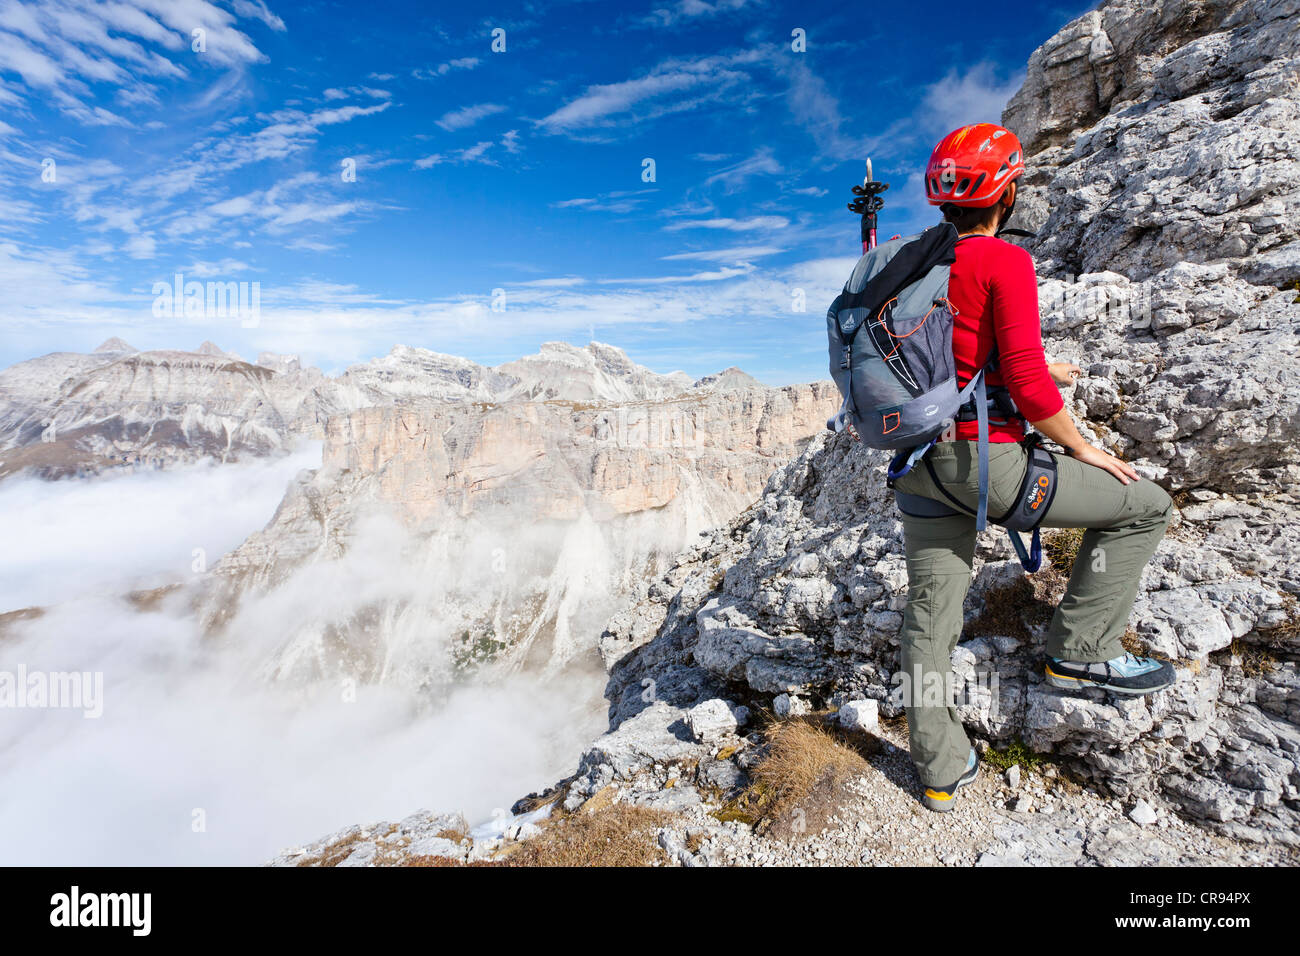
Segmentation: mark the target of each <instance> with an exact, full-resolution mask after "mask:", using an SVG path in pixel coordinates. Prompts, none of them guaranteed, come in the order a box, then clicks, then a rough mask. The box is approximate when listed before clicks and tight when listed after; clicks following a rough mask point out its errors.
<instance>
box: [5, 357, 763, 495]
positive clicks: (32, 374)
mask: <svg viewBox="0 0 1300 956" xmlns="http://www.w3.org/2000/svg"><path fill="white" fill-rule="evenodd" d="M741 387H760V388H761V387H762V386H761V383H759V382H757V381H756V380H754V379H752V378H750V377H749V376H747V375H745V374H744V373H743V372H740V371H739V370H737V369H729V370H727V371H726V372H723V373H720V374H719V375H714V376H709V377H707V378H705V379H701V380H700V381H699V382H698V383H696V382H694V381H693V380H692V379H691V378H690V376H688V375H686V374H685V373H682V372H675V373H673V374H671V375H659V374H657V373H655V372H652V371H650V370H649V369H647V368H644V367H642V366H640V365H637V364H636V363H635V362H633V361H631V360H630V359H629V358H628V357H627V355H626V353H624V352H623V351H622V350H620V349H617V348H614V347H613V346H610V345H603V344H601V343H599V342H593V343H591V344H589V345H587V346H586V347H584V348H578V347H576V346H573V345H569V344H567V343H564V342H547V343H545V344H543V346H542V348H541V351H540V352H539V353H538V354H537V355H532V356H527V357H525V358H522V359H519V360H517V361H514V362H509V363H507V364H505V365H502V366H499V367H497V368H488V367H486V366H482V365H479V364H477V363H475V362H471V361H470V360H468V359H464V358H459V357H457V356H454V355H443V354H441V353H438V352H431V351H429V350H427V349H420V348H412V347H410V346H405V345H398V346H395V347H394V348H393V350H392V351H391V352H390V353H389V354H388V355H386V356H383V357H381V358H377V359H373V360H371V361H369V362H365V363H362V364H359V365H354V366H352V367H351V368H349V369H347V370H346V371H345V372H343V374H341V375H339V376H337V377H333V378H331V377H329V376H326V375H324V374H323V373H321V371H320V370H319V369H315V368H311V367H305V366H303V365H302V364H301V363H300V362H299V360H298V359H297V357H295V356H287V355H275V354H272V353H267V352H264V353H262V354H261V355H259V356H258V358H257V361H256V362H247V361H244V360H243V359H242V358H240V357H239V356H237V355H234V354H233V353H227V352H223V351H222V350H221V349H220V348H218V347H217V346H216V345H213V344H212V343H211V342H204V343H203V344H202V345H201V346H199V347H198V348H197V349H195V350H194V351H193V352H187V351H182V350H158V351H149V352H140V351H138V350H137V349H134V348H132V347H131V346H130V345H128V344H127V343H126V342H124V341H122V340H121V339H119V338H112V339H109V340H108V341H107V342H105V343H104V344H103V345H101V346H100V347H99V348H98V349H96V350H95V351H94V352H93V353H91V354H89V355H82V354H79V353H73V352H55V353H52V354H50V355H45V356H42V357H40V358H36V359H31V360H29V361H26V362H20V363H18V364H17V365H14V366H12V367H10V368H8V369H5V370H4V371H2V372H0V477H4V476H5V475H9V474H14V473H17V472H20V471H26V472H29V473H32V474H36V475H38V476H40V477H44V478H60V477H64V476H68V475H75V474H85V473H91V472H96V471H100V470H103V469H105V468H112V467H120V466H123V465H136V466H138V465H145V466H149V467H165V466H168V465H171V464H175V463H178V462H190V461H195V460H199V459H204V458H208V459H215V460H217V461H231V460H236V459H238V458H240V457H241V456H246V455H268V454H275V453H278V452H281V451H283V450H284V449H285V448H286V447H288V446H289V445H292V444H293V442H294V441H295V440H297V439H298V438H301V437H312V438H319V437H321V434H322V432H323V429H324V427H325V423H326V421H327V420H328V419H329V418H330V417H331V416H333V415H338V414H342V413H346V412H350V411H353V410H355V409H360V408H372V407H389V406H399V405H400V406H404V405H410V404H413V403H414V404H419V403H428V402H488V403H505V402H523V401H545V400H566V401H577V402H643V401H657V400H661V399H665V398H669V397H671V396H675V395H681V394H685V393H688V392H692V391H696V392H700V393H703V392H708V391H720V390H725V389H732V388H741Z"/></svg>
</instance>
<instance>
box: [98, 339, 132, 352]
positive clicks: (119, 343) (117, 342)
mask: <svg viewBox="0 0 1300 956" xmlns="http://www.w3.org/2000/svg"><path fill="white" fill-rule="evenodd" d="M95 351H96V352H138V351H140V350H139V349H137V348H135V347H134V346H132V345H128V344H127V343H126V342H125V341H124V340H122V339H119V338H118V337H117V336H116V335H115V336H113V337H112V338H111V339H105V340H104V342H103V344H102V345H100V346H99V348H97V349H95Z"/></svg>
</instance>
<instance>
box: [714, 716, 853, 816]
mask: <svg viewBox="0 0 1300 956" xmlns="http://www.w3.org/2000/svg"><path fill="white" fill-rule="evenodd" d="M763 734H764V738H765V740H764V744H763V747H764V749H765V751H766V752H765V753H764V755H763V757H762V759H761V760H760V761H759V762H758V764H757V765H756V766H755V767H754V768H753V769H752V770H750V772H749V775H750V783H749V785H748V786H747V787H746V788H745V789H744V790H743V791H742V792H741V793H740V795H739V796H737V797H736V798H735V799H733V800H731V801H729V802H728V803H726V804H724V805H723V807H722V808H721V809H720V810H717V811H715V812H714V813H713V816H714V818H716V819H718V820H721V821H723V822H724V823H725V822H729V821H732V820H739V821H740V822H743V823H746V824H749V825H750V826H753V827H754V828H755V829H756V830H757V831H758V832H760V833H771V834H772V835H774V836H778V837H782V838H786V839H789V838H792V837H795V836H797V835H800V834H804V833H815V832H817V831H818V830H820V829H821V828H822V826H823V825H824V824H825V822H826V820H828V819H829V817H830V816H832V815H833V814H834V813H835V812H836V811H837V810H838V809H839V807H840V806H841V805H843V803H844V802H846V801H845V797H844V795H843V789H844V787H845V785H846V784H848V782H849V781H851V780H853V779H854V778H856V777H858V776H861V775H862V774H863V773H865V772H866V770H867V769H868V765H867V762H866V760H865V759H864V757H863V753H864V751H865V752H869V751H870V750H871V749H872V747H873V746H874V745H875V743H876V741H875V738H868V739H864V737H863V735H860V734H849V733H846V732H844V731H840V730H839V729H838V728H830V727H827V726H826V725H825V724H824V723H823V721H822V718H820V717H818V716H815V715H814V716H808V717H798V718H793V719H790V720H785V721H779V722H774V723H771V724H769V725H768V726H767V728H766V729H765V730H764V731H763Z"/></svg>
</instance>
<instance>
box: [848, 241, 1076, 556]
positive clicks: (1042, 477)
mask: <svg viewBox="0 0 1300 956" xmlns="http://www.w3.org/2000/svg"><path fill="white" fill-rule="evenodd" d="M956 245H957V230H956V228H955V227H954V226H953V225H952V224H951V223H941V224H940V225H937V226H932V227H930V228H929V229H926V230H925V231H924V232H921V233H919V234H918V235H915V236H907V237H904V238H899V239H891V240H890V241H888V242H885V243H881V244H880V245H878V246H876V247H875V248H874V249H872V250H871V251H870V252H868V253H866V254H865V255H863V256H862V258H861V259H859V260H858V264H857V266H856V267H854V269H853V274H852V275H851V276H850V277H849V281H848V282H846V283H845V285H844V290H843V291H842V292H841V293H840V294H839V295H838V296H837V297H836V298H835V301H834V302H833V303H831V307H830V310H829V311H828V312H827V313H826V335H827V341H828V345H829V350H830V371H831V377H832V378H833V379H834V380H835V384H836V386H838V388H839V390H840V394H841V395H843V396H844V401H843V404H842V405H841V406H840V411H839V413H838V414H837V415H836V416H835V417H834V418H832V419H831V420H830V421H829V422H828V423H827V425H828V427H830V428H831V429H832V430H834V431H841V430H843V429H844V428H846V427H848V426H849V425H852V426H853V428H854V430H855V431H856V432H857V433H858V435H859V436H860V437H861V439H862V441H863V442H865V443H866V444H867V445H869V446H870V447H872V448H880V449H886V450H889V451H895V452H898V454H897V455H896V456H895V457H894V460H893V461H892V462H891V463H890V467H889V472H888V476H889V481H890V484H891V486H892V484H893V481H894V479H896V478H899V477H901V476H903V475H905V474H907V472H908V471H910V470H911V468H912V467H913V466H914V465H916V464H917V463H918V462H920V461H921V460H922V459H923V458H924V457H925V454H926V452H928V451H929V450H930V448H931V447H932V446H933V445H934V442H935V441H936V440H937V439H938V438H939V437H940V436H941V435H942V434H943V433H944V431H945V429H950V428H952V427H953V426H954V423H955V422H956V421H958V419H959V417H961V416H962V413H963V411H965V412H966V413H967V414H968V417H969V418H973V419H974V420H976V421H977V422H978V423H979V443H978V446H979V489H980V493H979V503H978V507H977V509H976V511H975V512H974V516H975V522H976V528H977V530H980V531H982V530H983V529H984V527H985V525H986V523H987V520H988V460H989V453H988V444H989V442H988V436H989V411H990V405H992V406H993V409H994V411H995V414H996V413H999V412H1002V413H1011V414H1015V406H1014V403H1012V402H1011V397H1010V394H1009V393H1007V391H1006V389H1004V388H998V389H989V388H988V387H987V386H986V384H985V381H984V372H985V371H986V370H987V369H989V368H996V362H997V359H996V353H995V355H994V356H993V357H991V358H990V360H989V363H988V365H986V366H985V368H983V369H980V370H979V371H978V372H976V373H975V375H974V376H973V377H972V378H971V380H970V381H969V382H967V383H966V384H965V386H962V387H958V385H957V370H956V363H955V361H954V359H953V354H952V329H953V316H954V315H955V314H956V312H955V310H954V308H953V306H952V303H950V302H949V301H948V298H947V296H948V269H949V267H950V266H951V265H952V263H953V262H954V261H956V253H955V249H956ZM936 484H937V482H936ZM1026 484H1028V485H1032V487H1033V488H1035V489H1040V493H1039V494H1038V496H1037V499H1036V500H1035V501H1034V505H1033V508H1032V509H1031V511H1029V512H1026V513H1025V514H1021V512H1022V511H1023V510H1024V509H1021V508H1019V507H1017V508H1014V509H1012V512H1009V513H1008V514H1006V515H1003V516H1001V517H1000V518H995V519H994V523H996V524H1001V525H1003V526H1005V527H1007V528H1008V530H1011V531H1017V530H1031V529H1032V530H1033V532H1034V536H1033V552H1032V554H1031V553H1028V552H1026V551H1025V548H1024V545H1023V542H1021V540H1020V538H1019V536H1018V535H1017V534H1014V533H1013V534H1012V535H1011V540H1012V543H1013V544H1014V545H1015V547H1016V552H1017V554H1019V555H1020V558H1021V563H1022V564H1023V565H1024V566H1025V568H1026V569H1027V570H1030V571H1033V570H1037V568H1038V566H1039V563H1040V561H1041V549H1040V545H1039V537H1038V529H1037V524H1038V522H1039V521H1041V520H1042V517H1043V515H1044V514H1046V512H1047V507H1046V505H1048V504H1050V501H1051V496H1052V495H1054V494H1055V490H1056V473H1055V462H1054V460H1053V459H1052V457H1051V455H1050V454H1048V453H1047V452H1046V451H1045V450H1044V449H1041V448H1034V449H1033V450H1032V452H1031V455H1030V468H1029V470H1028V473H1027V474H1026ZM940 487H942V486H940ZM1048 490H1050V492H1051V494H1045V492H1047V491H1048ZM895 494H896V495H897V497H898V503H899V507H900V508H901V509H902V510H903V511H905V512H906V513H908V514H914V515H917V516H921V517H942V516H944V515H952V514H960V513H963V512H966V513H970V512H969V509H967V508H966V507H965V506H964V505H962V504H961V503H960V502H958V501H956V500H955V499H952V503H953V504H955V505H956V506H957V507H958V508H959V509H960V510H955V509H953V508H950V507H948V506H946V505H944V504H943V503H942V502H938V501H934V500H932V499H929V498H921V497H920V496H917V495H905V494H902V493H900V492H895ZM1022 497H1023V496H1022ZM1030 500H1034V499H1033V496H1031V498H1030Z"/></svg>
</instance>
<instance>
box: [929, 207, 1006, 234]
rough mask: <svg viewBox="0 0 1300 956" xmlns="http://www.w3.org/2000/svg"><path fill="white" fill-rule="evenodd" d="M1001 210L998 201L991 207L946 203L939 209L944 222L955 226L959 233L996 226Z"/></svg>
mask: <svg viewBox="0 0 1300 956" xmlns="http://www.w3.org/2000/svg"><path fill="white" fill-rule="evenodd" d="M1001 210H1002V203H1001V202H1000V201H999V202H995V203H994V204H993V205H991V206H955V205H953V204H952V203H950V202H946V203H944V204H943V205H942V206H940V207H939V211H940V212H941V213H943V218H944V220H945V221H946V222H950V223H952V224H953V225H954V226H956V227H957V232H959V233H966V232H970V231H971V230H973V229H980V228H987V227H989V226H994V225H996V224H997V221H998V218H997V217H998V214H999V213H1000V212H1001Z"/></svg>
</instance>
